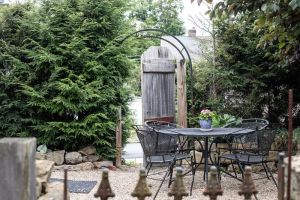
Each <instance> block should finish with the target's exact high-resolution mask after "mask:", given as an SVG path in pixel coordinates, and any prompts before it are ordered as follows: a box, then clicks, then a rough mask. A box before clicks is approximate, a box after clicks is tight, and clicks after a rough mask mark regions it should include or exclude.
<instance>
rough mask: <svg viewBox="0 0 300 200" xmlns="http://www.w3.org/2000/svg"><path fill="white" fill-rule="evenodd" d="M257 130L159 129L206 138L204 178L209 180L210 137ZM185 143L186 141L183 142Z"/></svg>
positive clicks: (164, 131)
mask: <svg viewBox="0 0 300 200" xmlns="http://www.w3.org/2000/svg"><path fill="white" fill-rule="evenodd" d="M254 131H255V130H253V129H246V128H213V129H212V130H210V131H203V129H200V128H173V129H164V130H157V132H159V133H163V134H168V135H176V136H178V137H179V136H184V137H186V140H188V138H193V139H194V140H195V139H196V140H197V141H199V140H198V139H199V138H204V180H206V182H207V181H208V156H209V155H208V154H209V149H208V138H209V137H231V136H238V135H244V134H250V133H253V132H254ZM183 143H185V142H183Z"/></svg>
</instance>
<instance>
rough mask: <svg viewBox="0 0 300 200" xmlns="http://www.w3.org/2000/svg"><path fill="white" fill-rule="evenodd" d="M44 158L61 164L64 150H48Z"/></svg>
mask: <svg viewBox="0 0 300 200" xmlns="http://www.w3.org/2000/svg"><path fill="white" fill-rule="evenodd" d="M46 158H47V160H50V161H53V162H55V164H56V165H62V164H63V163H64V159H65V150H61V151H52V152H48V153H47V156H46Z"/></svg>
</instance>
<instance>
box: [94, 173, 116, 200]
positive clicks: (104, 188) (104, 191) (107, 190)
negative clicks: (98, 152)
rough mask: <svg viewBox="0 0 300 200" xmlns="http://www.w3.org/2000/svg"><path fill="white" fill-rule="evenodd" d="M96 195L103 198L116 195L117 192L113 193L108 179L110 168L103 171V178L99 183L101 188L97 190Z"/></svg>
mask: <svg viewBox="0 0 300 200" xmlns="http://www.w3.org/2000/svg"><path fill="white" fill-rule="evenodd" d="M94 196H95V197H96V198H97V197H100V199H101V200H107V199H108V198H109V197H114V196H115V194H114V193H113V191H112V189H111V187H110V184H109V180H108V169H104V170H103V172H102V180H101V183H100V185H99V188H98V190H97V192H96V193H95V194H94Z"/></svg>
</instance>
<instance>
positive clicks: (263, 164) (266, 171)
mask: <svg viewBox="0 0 300 200" xmlns="http://www.w3.org/2000/svg"><path fill="white" fill-rule="evenodd" d="M265 165H266V163H262V166H263V168H264V171H265V173H266V175H267V178H268V179H270V176H269V173H268V170H267V169H266V166H265Z"/></svg>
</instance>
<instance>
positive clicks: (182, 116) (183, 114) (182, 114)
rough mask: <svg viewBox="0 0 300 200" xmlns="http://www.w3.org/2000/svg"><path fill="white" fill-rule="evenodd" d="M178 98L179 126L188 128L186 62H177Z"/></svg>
mask: <svg viewBox="0 0 300 200" xmlns="http://www.w3.org/2000/svg"><path fill="white" fill-rule="evenodd" d="M177 97H178V103H177V104H178V124H179V125H180V126H182V127H187V102H186V65H185V62H184V60H179V62H177Z"/></svg>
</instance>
